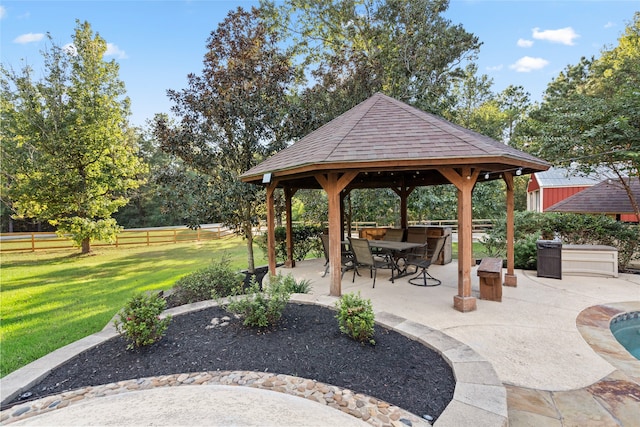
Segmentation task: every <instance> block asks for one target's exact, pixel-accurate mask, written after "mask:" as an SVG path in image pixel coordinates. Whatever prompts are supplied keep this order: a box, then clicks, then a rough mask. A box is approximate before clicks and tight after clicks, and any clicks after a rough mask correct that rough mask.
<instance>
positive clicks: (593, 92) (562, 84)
mask: <svg viewBox="0 0 640 427" xmlns="http://www.w3.org/2000/svg"><path fill="white" fill-rule="evenodd" d="M638 88H640V12H638V13H636V14H635V16H634V19H633V22H631V23H630V24H629V25H628V26H627V27H626V29H625V31H624V33H623V34H622V35H621V37H620V38H619V40H618V45H617V46H616V47H613V48H610V49H608V50H605V51H603V52H602V55H601V57H600V58H597V59H595V58H591V59H586V58H583V59H582V60H581V61H580V62H579V63H578V64H576V65H570V66H568V67H567V68H566V69H565V70H564V71H562V72H561V73H560V75H559V76H558V77H557V78H556V79H555V80H553V81H552V82H551V83H550V84H549V86H548V87H547V90H546V91H545V95H544V100H543V102H542V104H541V105H540V106H539V108H537V109H536V110H534V111H532V113H531V115H530V120H529V121H527V122H526V123H524V126H525V127H526V131H525V132H526V134H527V137H528V139H529V141H530V142H531V144H532V149H533V150H535V152H536V154H538V155H539V156H541V157H544V158H546V159H548V160H550V161H552V162H553V163H554V164H558V165H565V166H571V167H573V168H576V169H577V170H578V171H580V172H583V173H591V172H593V171H595V170H596V168H598V167H600V166H606V167H608V168H609V169H610V170H611V171H613V172H614V173H615V174H616V175H617V176H618V177H619V178H620V179H619V181H620V184H621V185H622V186H623V187H624V188H625V190H626V191H627V194H628V195H629V198H630V201H631V203H632V206H633V207H634V210H635V213H636V215H638V217H640V207H639V201H638V200H636V198H635V197H634V195H633V193H632V192H631V191H630V189H629V182H628V181H627V180H625V179H622V178H624V177H629V178H632V179H640V91H639V90H638Z"/></svg>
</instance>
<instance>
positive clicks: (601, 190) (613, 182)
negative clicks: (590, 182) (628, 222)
mask: <svg viewBox="0 0 640 427" xmlns="http://www.w3.org/2000/svg"><path fill="white" fill-rule="evenodd" d="M625 179H626V180H627V182H629V178H625ZM630 186H631V191H632V192H633V194H634V195H635V197H636V200H640V182H639V181H638V180H637V179H633V180H631V182H630ZM547 211H548V212H573V213H588V214H607V215H617V214H634V213H635V212H634V210H633V207H632V206H631V201H630V200H629V196H628V195H627V193H626V191H625V189H624V188H623V187H622V184H621V183H620V181H618V180H617V179H607V180H604V181H602V182H600V183H599V184H596V185H594V186H592V187H589V188H586V189H584V190H582V191H580V192H579V193H576V194H574V195H573V196H570V197H567V198H566V199H564V200H562V201H560V202H558V203H556V204H555V205H553V206H551V207H549V208H547Z"/></svg>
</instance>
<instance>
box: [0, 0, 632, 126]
mask: <svg viewBox="0 0 640 427" xmlns="http://www.w3.org/2000/svg"><path fill="white" fill-rule="evenodd" d="M239 5H241V6H243V7H245V8H250V7H251V6H252V5H257V2H254V1H248V0H245V1H242V0H233V1H227V0H201V1H197V0H189V1H186V0H183V1H173V0H164V1H151V0H147V1H141V0H138V1H136V0H133V1H115V0H112V1H89V0H84V1H79V0H77V1H69V0H68V1H29V0H21V1H11V0H3V1H2V2H1V3H0V59H1V61H2V64H3V65H4V66H11V67H13V68H14V69H20V68H22V66H23V65H24V64H25V63H28V64H29V65H31V66H33V67H34V68H35V69H36V71H38V70H40V67H41V54H40V51H41V50H43V49H44V48H45V47H46V45H47V43H46V38H45V37H44V34H45V33H47V32H48V33H50V34H51V35H52V36H53V38H54V40H55V42H56V44H59V45H64V44H66V43H69V42H70V41H71V35H72V33H73V31H74V28H75V21H76V19H79V20H81V21H88V22H89V23H90V24H91V27H92V29H93V31H94V32H97V33H99V34H100V36H101V37H102V38H104V39H105V40H106V41H107V43H109V52H108V54H109V56H108V57H107V59H111V58H113V59H116V60H117V61H118V63H119V64H120V79H121V80H123V81H124V82H125V85H126V88H127V94H128V96H129V97H130V98H131V104H132V105H131V109H132V113H133V114H132V117H131V123H132V124H134V125H138V126H143V125H144V124H145V121H146V120H147V119H151V118H152V117H153V115H154V114H155V113H168V112H169V109H170V107H171V103H170V102H169V100H168V98H167V96H166V90H167V89H177V90H179V89H183V88H184V87H186V83H187V78H186V76H187V74H189V73H196V74H200V73H201V70H202V59H203V56H204V53H205V44H206V41H207V39H208V37H209V34H210V33H211V31H213V30H215V29H216V28H217V26H218V23H219V22H221V21H222V20H223V19H224V18H225V16H226V15H227V13H228V12H229V11H230V10H232V9H235V8H236V7H237V6H239ZM639 10H640V2H638V1H631V0H624V1H618V0H604V1H595V0H573V1H552V0H537V1H519V0H501V1H500V0H451V3H450V5H449V10H447V12H445V16H446V17H447V18H448V19H450V20H451V21H452V23H453V24H462V26H463V27H464V28H465V29H466V30H467V31H469V32H472V33H474V34H475V35H477V36H478V37H479V38H480V41H482V42H483V46H482V48H481V51H480V55H479V59H478V61H477V63H478V68H479V71H480V72H482V73H484V74H487V75H489V77H491V78H492V79H493V81H494V86H493V89H494V91H496V92H499V91H500V90H502V89H504V88H505V87H507V86H508V85H509V84H513V85H522V86H523V87H524V88H525V90H527V91H528V92H529V93H530V94H531V97H532V99H533V100H534V101H539V100H540V99H541V96H542V93H543V91H544V89H545V88H546V86H547V84H548V83H549V82H550V81H551V80H552V79H553V78H555V77H556V76H557V75H558V73H559V72H560V71H562V70H563V69H564V68H565V67H566V66H567V65H568V64H576V63H577V62H578V61H579V59H580V57H582V56H586V57H590V56H593V55H595V56H596V57H597V56H599V55H600V52H601V51H602V49H603V48H604V47H613V46H615V45H616V44H617V39H618V37H619V36H620V34H621V33H622V32H623V30H624V28H625V26H626V25H627V24H628V23H629V22H631V21H632V19H633V14H634V12H636V11H639ZM25 61H26V62H25Z"/></svg>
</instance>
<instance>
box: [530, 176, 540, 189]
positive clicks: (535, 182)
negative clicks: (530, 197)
mask: <svg viewBox="0 0 640 427" xmlns="http://www.w3.org/2000/svg"><path fill="white" fill-rule="evenodd" d="M539 188H540V184H538V179H537V178H536V176H535V175H531V179H529V183H528V184H527V193H530V192H532V191H536V190H537V189H539Z"/></svg>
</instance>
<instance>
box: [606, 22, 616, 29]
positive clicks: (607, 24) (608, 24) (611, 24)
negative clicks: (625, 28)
mask: <svg viewBox="0 0 640 427" xmlns="http://www.w3.org/2000/svg"><path fill="white" fill-rule="evenodd" d="M615 26H616V24H615V23H614V22H611V21H609V22H607V23H606V24H604V28H611V27H615Z"/></svg>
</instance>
